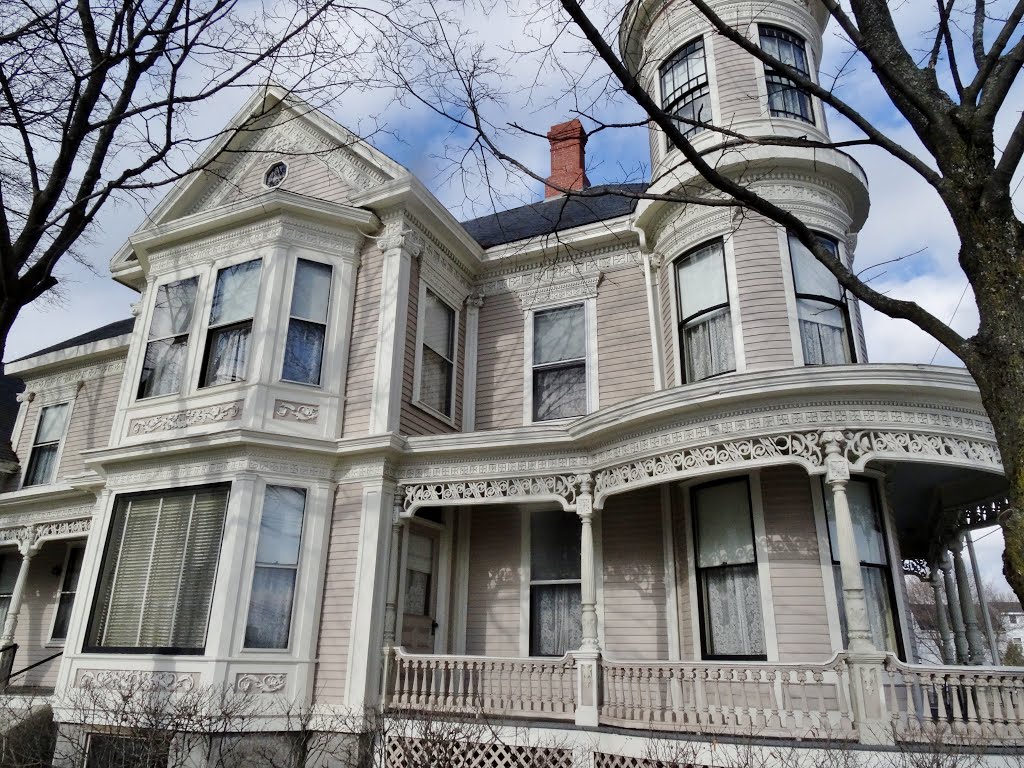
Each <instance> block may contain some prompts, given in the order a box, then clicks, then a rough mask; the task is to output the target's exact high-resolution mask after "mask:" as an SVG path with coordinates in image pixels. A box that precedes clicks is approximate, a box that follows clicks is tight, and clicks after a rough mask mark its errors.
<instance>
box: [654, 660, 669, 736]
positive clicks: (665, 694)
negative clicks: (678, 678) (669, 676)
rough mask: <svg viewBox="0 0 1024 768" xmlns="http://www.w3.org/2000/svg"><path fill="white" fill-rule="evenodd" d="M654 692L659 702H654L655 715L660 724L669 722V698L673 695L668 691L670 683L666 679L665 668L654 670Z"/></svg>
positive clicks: (659, 667)
mask: <svg viewBox="0 0 1024 768" xmlns="http://www.w3.org/2000/svg"><path fill="white" fill-rule="evenodd" d="M654 690H655V693H656V694H657V701H655V702H654V707H655V710H654V711H655V713H656V715H655V716H656V717H657V719H658V722H659V723H664V722H666V721H667V720H668V708H669V704H668V701H669V697H670V696H671V695H672V694H671V692H670V691H669V690H668V681H667V680H666V678H665V668H664V667H662V666H658V667H657V668H656V669H655V670H654Z"/></svg>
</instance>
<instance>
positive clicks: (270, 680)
mask: <svg viewBox="0 0 1024 768" xmlns="http://www.w3.org/2000/svg"><path fill="white" fill-rule="evenodd" d="M287 682H288V675H286V674H284V673H280V672H239V673H238V674H237V675H235V690H236V691H238V692H239V693H278V692H280V691H283V690H284V687H285V684H286V683H287Z"/></svg>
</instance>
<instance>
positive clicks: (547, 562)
mask: <svg viewBox="0 0 1024 768" xmlns="http://www.w3.org/2000/svg"><path fill="white" fill-rule="evenodd" d="M580 527H581V524H580V519H579V517H577V516H576V515H574V514H572V513H571V512H563V511H561V510H552V511H546V512H534V513H533V514H531V515H530V580H531V581H546V580H552V579H578V578H579V577H580Z"/></svg>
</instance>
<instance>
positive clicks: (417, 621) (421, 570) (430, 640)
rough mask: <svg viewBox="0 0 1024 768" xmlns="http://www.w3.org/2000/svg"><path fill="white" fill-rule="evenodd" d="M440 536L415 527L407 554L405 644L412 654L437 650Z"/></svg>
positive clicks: (403, 618)
mask: <svg viewBox="0 0 1024 768" xmlns="http://www.w3.org/2000/svg"><path fill="white" fill-rule="evenodd" d="M437 544H438V539H437V535H436V534H435V533H434V532H433V531H431V530H426V529H424V528H421V527H419V526H414V527H412V529H411V530H410V531H409V538H408V547H407V549H406V556H405V612H404V613H403V614H402V647H403V648H405V650H407V651H409V652H410V653H433V652H434V633H435V631H436V630H437V622H436V621H435V619H434V615H435V609H436V606H437V579H436V574H437V549H438V547H437Z"/></svg>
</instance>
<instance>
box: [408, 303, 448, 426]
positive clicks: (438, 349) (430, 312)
mask: <svg viewBox="0 0 1024 768" xmlns="http://www.w3.org/2000/svg"><path fill="white" fill-rule="evenodd" d="M423 297H424V298H423V301H424V306H423V311H422V312H421V313H420V317H422V319H423V328H421V329H420V340H421V347H420V371H419V395H418V398H417V399H418V400H419V402H421V403H423V405H425V406H427V407H428V408H431V409H432V410H434V411H436V412H437V413H440V414H443V415H445V416H448V417H450V416H451V415H452V403H453V393H454V388H455V310H454V309H452V308H451V307H449V306H448V305H447V304H446V303H445V302H444V301H442V300H441V299H440V298H439V297H438V296H437V295H436V294H435V293H434V292H433V291H431V290H430V289H429V288H428V289H426V291H425V292H424V293H423Z"/></svg>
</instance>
